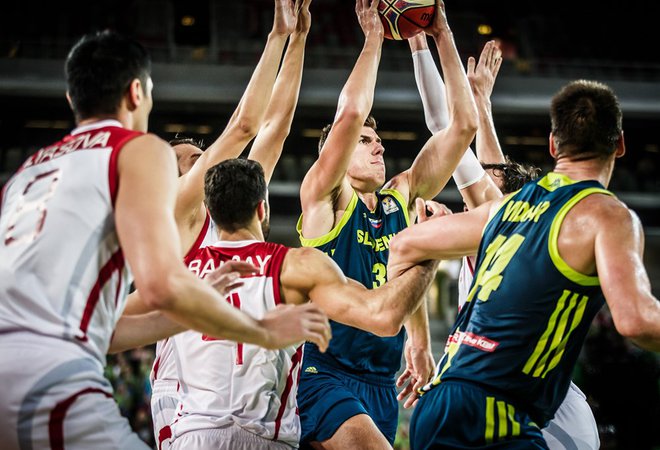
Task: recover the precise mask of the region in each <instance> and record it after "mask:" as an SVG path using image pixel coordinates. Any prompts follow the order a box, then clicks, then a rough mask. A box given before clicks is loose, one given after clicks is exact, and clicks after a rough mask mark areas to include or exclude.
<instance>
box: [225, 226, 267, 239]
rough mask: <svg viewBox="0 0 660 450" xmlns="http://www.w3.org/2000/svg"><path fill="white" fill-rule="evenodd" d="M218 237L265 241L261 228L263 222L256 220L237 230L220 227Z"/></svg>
mask: <svg viewBox="0 0 660 450" xmlns="http://www.w3.org/2000/svg"><path fill="white" fill-rule="evenodd" d="M218 239H220V240H221V241H264V233H263V231H262V230H261V224H260V223H259V222H255V223H252V224H250V226H248V227H245V228H239V229H238V230H235V231H227V230H222V229H219V230H218Z"/></svg>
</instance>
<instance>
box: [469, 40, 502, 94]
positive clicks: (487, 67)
mask: <svg viewBox="0 0 660 450" xmlns="http://www.w3.org/2000/svg"><path fill="white" fill-rule="evenodd" d="M501 66H502V51H501V50H500V49H499V47H498V46H497V45H496V44H495V41H488V42H486V45H485V46H484V48H483V50H482V51H481V55H480V56H479V62H476V61H475V60H474V58H473V57H472V56H470V57H469V58H468V64H467V77H468V80H469V81H470V87H471V88H472V93H473V94H474V96H475V100H484V101H490V96H491V94H492V93H493V86H495V79H496V78H497V74H498V73H499V71H500V67H501Z"/></svg>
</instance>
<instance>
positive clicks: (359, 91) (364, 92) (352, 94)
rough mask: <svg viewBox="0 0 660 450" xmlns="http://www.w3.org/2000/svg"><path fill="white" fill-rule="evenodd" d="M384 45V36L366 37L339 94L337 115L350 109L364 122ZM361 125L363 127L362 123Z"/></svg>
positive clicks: (369, 108) (370, 103)
mask: <svg viewBox="0 0 660 450" xmlns="http://www.w3.org/2000/svg"><path fill="white" fill-rule="evenodd" d="M382 46H383V39H382V37H379V36H376V35H369V36H367V37H366V38H365V41H364V46H363V47H362V51H361V52H360V56H359V57H358V60H357V62H356V63H355V66H354V67H353V70H352V71H351V74H350V75H349V77H348V80H347V81H346V84H345V85H344V88H343V89H342V91H341V94H340V95H339V103H338V106H337V115H340V114H341V113H342V112H343V111H344V110H350V111H352V112H355V113H356V114H357V115H359V116H360V117H362V118H361V119H360V120H361V122H364V120H365V119H366V118H367V116H368V115H369V113H370V112H371V107H372V106H373V99H374V90H375V89H376V78H377V75H378V65H379V63H380V56H381V50H382ZM359 125H360V127H361V126H362V123H360V124H359Z"/></svg>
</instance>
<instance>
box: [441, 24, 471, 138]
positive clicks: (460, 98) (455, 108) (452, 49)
mask: <svg viewBox="0 0 660 450" xmlns="http://www.w3.org/2000/svg"><path fill="white" fill-rule="evenodd" d="M433 40H434V41H435V44H436V47H437V49H438V54H439V56H440V64H441V65H442V73H443V74H444V77H445V79H444V81H445V84H446V85H447V106H448V108H449V117H450V118H451V121H452V122H455V123H456V124H457V126H459V127H460V128H463V127H468V128H475V127H476V126H477V123H478V118H477V110H476V105H475V103H474V97H473V95H472V90H471V88H470V84H469V81H468V78H467V75H466V74H465V71H464V70H463V64H462V62H461V59H460V56H459V54H458V50H457V49H456V45H455V43H454V36H453V33H452V32H451V30H450V29H449V27H446V28H444V29H442V30H441V31H439V32H438V33H437V34H436V35H434V36H433ZM470 140H471V139H470ZM467 145H469V142H468V143H467ZM467 145H466V147H467Z"/></svg>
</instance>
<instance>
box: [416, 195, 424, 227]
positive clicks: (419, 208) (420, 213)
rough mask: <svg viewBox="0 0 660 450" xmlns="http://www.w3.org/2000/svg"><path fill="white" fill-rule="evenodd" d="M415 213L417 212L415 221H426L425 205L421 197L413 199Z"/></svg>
mask: <svg viewBox="0 0 660 450" xmlns="http://www.w3.org/2000/svg"><path fill="white" fill-rule="evenodd" d="M415 212H417V220H418V221H419V222H420V223H421V222H425V221H426V203H425V202H424V199H423V198H421V197H417V198H416V199H415Z"/></svg>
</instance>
